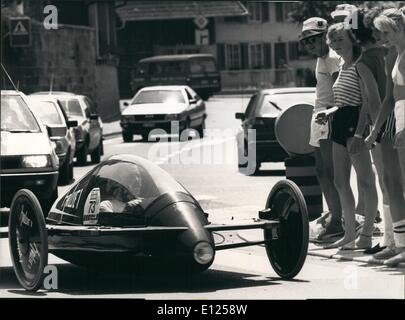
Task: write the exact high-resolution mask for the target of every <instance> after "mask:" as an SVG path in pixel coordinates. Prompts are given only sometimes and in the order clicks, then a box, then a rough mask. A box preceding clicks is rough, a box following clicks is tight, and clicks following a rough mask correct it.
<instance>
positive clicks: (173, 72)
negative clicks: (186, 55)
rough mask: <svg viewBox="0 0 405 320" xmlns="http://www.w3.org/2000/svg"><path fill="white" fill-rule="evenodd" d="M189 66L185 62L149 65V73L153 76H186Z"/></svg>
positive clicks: (163, 62) (162, 62) (165, 62)
mask: <svg viewBox="0 0 405 320" xmlns="http://www.w3.org/2000/svg"><path fill="white" fill-rule="evenodd" d="M186 68H187V64H186V62H185V61H161V62H153V63H150V65H149V73H150V75H151V76H152V77H153V76H163V75H164V76H172V77H173V76H184V75H185V73H186Z"/></svg>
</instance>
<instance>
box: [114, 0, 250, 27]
mask: <svg viewBox="0 0 405 320" xmlns="http://www.w3.org/2000/svg"><path fill="white" fill-rule="evenodd" d="M116 13H117V15H118V16H119V18H120V19H121V20H122V21H124V22H127V21H147V20H167V19H191V18H196V17H199V16H204V17H206V18H213V17H235V16H245V15H247V14H248V10H247V9H246V8H245V6H244V5H243V4H242V3H241V2H240V1H128V2H127V3H126V4H124V5H123V6H120V7H118V8H116Z"/></svg>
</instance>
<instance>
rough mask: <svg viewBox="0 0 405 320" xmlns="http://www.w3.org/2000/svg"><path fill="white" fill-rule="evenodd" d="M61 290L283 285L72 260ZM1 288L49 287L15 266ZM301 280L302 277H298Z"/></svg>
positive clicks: (63, 270) (4, 272)
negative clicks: (25, 278)
mask: <svg viewBox="0 0 405 320" xmlns="http://www.w3.org/2000/svg"><path fill="white" fill-rule="evenodd" d="M56 266H57V268H58V287H59V289H58V290H53V291H52V292H60V293H63V294H67V295H72V296H77V295H105V294H153V293H207V292H215V291H218V290H226V289H238V288H248V287H260V286H269V285H280V284H282V282H284V280H283V281H282V282H281V279H280V278H274V277H263V276H260V275H257V274H250V273H240V272H234V271H232V272H228V271H223V270H215V269H209V270H207V271H205V272H203V273H200V274H196V275H188V274H186V275H184V274H183V275H181V274H172V273H171V274H169V273H168V272H161V271H158V270H157V268H153V267H152V268H150V267H149V266H147V269H143V270H141V269H140V268H138V269H139V270H137V272H132V273H130V272H120V271H117V270H115V271H113V272H104V271H103V272H99V271H94V270H93V271H91V270H87V269H83V268H79V267H77V266H75V265H72V264H58V265H56ZM0 274H1V278H2V281H1V284H0V289H1V290H7V291H8V292H9V293H14V294H16V295H23V296H24V297H27V296H29V297H41V296H46V295H47V291H42V290H41V291H40V292H38V293H29V292H27V291H25V290H23V289H22V288H21V286H20V285H19V283H18V281H17V279H16V277H15V275H14V272H13V269H12V268H11V267H5V268H4V267H3V268H0ZM296 281H299V280H296Z"/></svg>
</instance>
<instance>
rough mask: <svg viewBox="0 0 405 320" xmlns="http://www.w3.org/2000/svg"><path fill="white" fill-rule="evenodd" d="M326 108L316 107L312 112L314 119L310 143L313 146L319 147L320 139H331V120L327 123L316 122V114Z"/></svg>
mask: <svg viewBox="0 0 405 320" xmlns="http://www.w3.org/2000/svg"><path fill="white" fill-rule="evenodd" d="M325 110H326V109H325V108H322V109H316V110H314V113H313V114H312V120H311V135H310V138H309V144H310V145H311V146H313V147H319V146H320V145H319V140H323V139H329V133H330V124H329V121H328V122H327V123H325V124H319V123H316V122H315V118H316V115H317V114H318V112H323V111H325Z"/></svg>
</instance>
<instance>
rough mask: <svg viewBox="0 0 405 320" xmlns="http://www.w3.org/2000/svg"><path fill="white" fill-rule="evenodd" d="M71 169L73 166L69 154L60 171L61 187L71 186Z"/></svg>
mask: <svg viewBox="0 0 405 320" xmlns="http://www.w3.org/2000/svg"><path fill="white" fill-rule="evenodd" d="M71 167H72V165H71V164H70V163H69V153H67V154H66V159H65V163H64V164H63V166H62V167H61V168H60V169H59V183H60V184H61V185H67V184H69V182H70V171H71Z"/></svg>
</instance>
